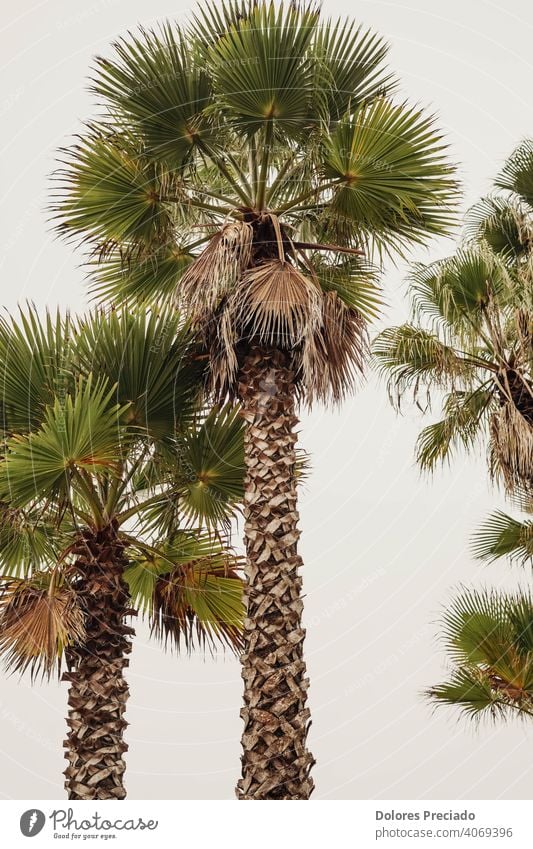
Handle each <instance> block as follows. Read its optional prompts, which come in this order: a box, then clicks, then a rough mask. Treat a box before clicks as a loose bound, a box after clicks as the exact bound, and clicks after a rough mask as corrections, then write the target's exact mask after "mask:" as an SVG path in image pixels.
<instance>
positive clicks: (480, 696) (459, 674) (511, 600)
mask: <svg viewBox="0 0 533 849" xmlns="http://www.w3.org/2000/svg"><path fill="white" fill-rule="evenodd" d="M443 636H444V642H445V645H446V648H447V650H448V653H449V656H450V659H451V662H452V670H451V675H450V678H449V680H448V681H446V682H445V683H443V684H439V685H437V686H436V687H432V688H431V689H430V690H428V691H427V695H428V697H429V698H430V699H431V701H432V702H433V703H434V704H437V705H453V706H456V707H459V708H460V709H461V710H462V711H463V712H464V713H466V714H467V715H468V716H469V717H471V718H474V719H478V718H481V717H483V716H485V715H486V716H490V717H491V718H493V719H507V718H511V717H512V716H521V717H522V718H524V719H525V718H528V717H533V599H532V597H531V595H530V594H527V593H524V592H517V593H514V594H506V593H502V592H497V591H495V590H492V591H484V592H476V591H473V590H464V591H463V593H462V594H461V595H460V596H459V597H458V598H456V599H455V600H454V601H453V603H452V604H451V606H450V607H449V609H448V610H447V611H446V613H445V614H444V617H443Z"/></svg>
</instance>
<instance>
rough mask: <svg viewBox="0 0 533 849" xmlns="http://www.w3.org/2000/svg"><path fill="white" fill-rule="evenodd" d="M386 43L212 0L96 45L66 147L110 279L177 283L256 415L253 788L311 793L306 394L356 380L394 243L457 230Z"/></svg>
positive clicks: (248, 657) (211, 376)
mask: <svg viewBox="0 0 533 849" xmlns="http://www.w3.org/2000/svg"><path fill="white" fill-rule="evenodd" d="M386 54H387V45H386V44H385V43H384V41H383V40H382V39H381V38H380V37H379V36H377V35H375V34H373V33H372V32H370V31H369V30H365V29H364V28H362V27H360V26H357V25H355V24H354V23H352V22H351V21H349V20H329V19H324V18H323V17H322V15H321V12H320V10H319V8H318V7H317V6H315V5H314V4H309V5H306V4H295V3H279V4H274V3H271V2H263V0H224V1H223V2H222V3H211V2H208V3H204V4H202V5H201V6H200V7H199V9H198V11H197V12H196V14H195V15H194V16H193V19H192V22H191V23H190V24H189V25H187V26H186V27H182V26H179V25H176V24H173V23H165V24H162V25H161V26H160V27H159V28H157V29H153V30H140V31H139V32H138V33H137V34H130V35H129V36H128V37H127V38H124V39H121V40H119V41H118V42H117V43H116V44H115V45H114V55H113V56H112V57H111V58H99V59H97V67H96V72H95V75H94V79H93V82H92V90H93V92H94V93H95V95H96V97H97V98H98V102H99V104H100V106H101V110H100V114H99V116H98V119H97V120H96V121H94V122H92V123H91V124H89V125H87V127H86V130H85V132H84V133H83V135H82V136H81V137H80V139H79V141H78V143H77V144H76V145H74V146H73V147H71V148H70V149H67V150H66V151H64V153H63V156H62V160H63V164H64V167H63V170H62V173H61V179H60V185H59V187H58V197H57V200H56V203H55V211H56V214H57V216H58V226H59V228H60V230H61V231H62V232H63V233H64V234H65V235H67V236H72V237H75V238H81V239H82V240H83V242H84V243H85V244H90V245H91V249H92V252H91V267H90V271H91V277H92V289H93V292H94V293H95V294H96V295H98V296H100V297H104V298H107V299H110V300H111V301H120V302H124V301H126V302H127V303H135V302H137V303H139V302H140V303H143V302H146V301H150V300H156V301H158V302H161V301H164V300H165V299H169V298H170V299H174V300H176V301H177V302H178V303H179V305H180V306H181V308H183V309H184V310H185V312H186V313H187V315H188V316H189V317H190V320H191V322H192V326H193V328H195V329H196V331H197V338H198V343H199V346H200V348H201V350H202V352H203V354H204V355H205V356H206V358H207V362H208V364H209V370H208V379H207V390H208V393H209V396H210V397H211V398H213V399H215V400H221V399H226V398H227V397H230V398H236V399H238V401H239V402H240V405H241V410H242V416H243V418H244V420H245V423H246V433H245V464H246V480H245V511H244V513H245V526H244V536H245V543H246V553H247V565H246V605H247V617H246V620H245V630H244V652H243V655H242V675H243V679H244V708H243V710H242V712H241V715H242V718H243V720H244V732H243V736H242V746H243V756H242V778H241V780H240V781H239V784H238V790H237V793H238V796H239V798H240V799H307V798H308V797H309V795H310V793H311V791H312V789H313V781H312V778H311V776H310V769H311V766H312V764H313V757H312V755H311V753H310V752H309V751H308V749H307V744H306V738H307V731H308V727H309V715H310V714H309V709H308V707H307V705H306V701H307V687H308V679H307V677H306V667H305V662H304V657H303V640H304V635H305V632H304V629H303V628H302V606H303V605H302V599H301V578H300V576H299V567H300V565H301V559H300V557H299V555H298V552H297V543H298V538H299V536H300V531H299V530H298V511H297V492H296V476H295V444H296V431H295V427H296V424H297V421H298V419H297V414H296V407H297V403H298V402H305V403H307V404H309V405H311V404H312V403H313V402H314V401H316V400H323V401H334V402H340V401H341V400H342V398H343V397H344V395H345V394H346V393H347V392H348V391H350V390H351V389H352V387H353V385H354V382H355V379H356V377H357V375H358V374H359V373H360V372H361V370H362V368H363V363H364V358H365V353H366V321H367V319H369V318H372V317H373V316H374V315H375V313H376V310H377V308H378V306H379V301H380V296H379V290H378V289H377V285H376V273H377V269H376V267H375V266H374V265H373V263H375V262H376V261H378V262H379V260H380V259H381V258H382V257H384V256H386V255H390V254H394V253H396V252H401V251H403V250H404V249H406V248H407V247H408V246H409V245H411V244H413V243H418V242H423V241H424V240H425V239H426V238H428V237H430V236H432V235H433V234H438V233H442V232H444V231H446V230H447V228H448V226H449V224H450V221H451V212H450V209H451V206H452V205H453V204H454V202H455V198H456V184H455V180H454V169H453V167H452V166H451V165H450V164H449V162H448V161H447V158H446V157H447V155H446V146H445V144H444V143H443V141H442V137H441V135H440V133H439V132H438V131H437V129H436V127H435V122H434V118H433V117H432V116H428V115H426V114H424V112H423V111H422V110H420V109H419V108H418V107H410V106H409V105H407V104H406V103H402V102H400V103H395V102H394V101H393V100H392V99H391V95H392V93H393V92H394V89H395V87H396V81H395V80H394V78H393V76H392V75H391V73H390V71H389V70H388V68H387V66H386V64H385V58H386Z"/></svg>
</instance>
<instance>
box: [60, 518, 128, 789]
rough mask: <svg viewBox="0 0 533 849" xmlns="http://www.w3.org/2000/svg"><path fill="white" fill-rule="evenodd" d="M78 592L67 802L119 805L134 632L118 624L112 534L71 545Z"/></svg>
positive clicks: (120, 568) (71, 655)
mask: <svg viewBox="0 0 533 849" xmlns="http://www.w3.org/2000/svg"><path fill="white" fill-rule="evenodd" d="M74 553H75V554H76V555H77V562H76V572H77V575H78V578H77V585H76V589H77V592H78V594H79V597H80V599H81V602H82V605H83V607H84V610H85V616H86V630H87V640H86V642H85V643H84V644H83V645H82V646H76V647H72V648H69V649H68V650H67V653H66V655H67V664H68V670H69V671H68V672H65V673H64V675H63V680H64V681H68V682H69V683H70V687H69V694H68V704H69V713H68V719H67V724H68V725H69V727H70V732H69V734H68V737H67V739H66V740H65V743H64V745H65V749H66V755H65V756H66V758H67V760H68V762H69V766H68V767H67V769H66V770H65V776H66V781H65V788H66V790H67V791H68V798H69V799H88V800H89V799H124V798H125V796H126V790H125V787H124V770H125V768H126V767H125V763H124V758H123V754H124V752H125V751H126V750H127V748H128V747H127V744H126V743H124V740H123V735H124V729H125V728H126V727H127V724H128V723H127V722H126V720H125V719H124V711H125V709H126V701H127V699H128V695H129V691H128V685H127V683H126V681H125V679H124V667H126V666H127V665H128V663H129V660H128V659H127V657H126V655H127V654H129V652H130V651H131V641H130V635H132V634H133V633H134V631H133V629H132V628H130V627H128V626H127V625H125V624H124V619H125V617H126V616H128V615H130V614H131V613H132V612H133V611H131V610H130V609H129V595H128V590H127V587H126V584H125V583H124V579H123V574H124V569H125V567H126V566H127V561H126V558H125V556H124V547H123V545H122V543H121V542H120V541H119V540H118V539H117V537H116V532H115V529H114V527H112V526H109V527H107V528H104V529H103V530H101V531H98V532H94V533H93V532H91V531H86V532H84V533H83V534H82V537H81V539H80V541H79V543H78V545H77V546H76V548H75V550H74Z"/></svg>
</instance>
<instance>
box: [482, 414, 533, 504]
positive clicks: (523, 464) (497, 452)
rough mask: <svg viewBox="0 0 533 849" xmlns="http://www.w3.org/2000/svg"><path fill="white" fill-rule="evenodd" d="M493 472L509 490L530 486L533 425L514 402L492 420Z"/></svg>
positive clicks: (510, 491)
mask: <svg viewBox="0 0 533 849" xmlns="http://www.w3.org/2000/svg"><path fill="white" fill-rule="evenodd" d="M489 451H490V457H489V459H490V472H491V474H492V476H493V477H494V478H496V479H499V480H502V481H503V483H504V485H505V487H506V489H507V491H508V492H509V493H513V492H514V491H515V489H516V488H517V487H526V488H529V489H531V486H532V482H531V481H532V476H531V469H533V426H532V425H531V423H530V422H529V421H528V420H527V419H526V418H525V417H524V416H523V415H522V413H521V412H520V411H519V410H518V409H517V408H516V406H515V405H514V404H513V403H510V402H509V403H504V404H502V405H501V406H500V408H499V409H498V410H497V411H495V412H494V413H493V415H492V417H491V421H490V447H489Z"/></svg>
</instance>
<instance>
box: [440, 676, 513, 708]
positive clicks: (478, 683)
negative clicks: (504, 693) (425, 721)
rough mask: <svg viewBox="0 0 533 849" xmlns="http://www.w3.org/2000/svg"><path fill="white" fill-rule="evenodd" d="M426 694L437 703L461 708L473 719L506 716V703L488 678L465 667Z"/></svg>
mask: <svg viewBox="0 0 533 849" xmlns="http://www.w3.org/2000/svg"><path fill="white" fill-rule="evenodd" d="M426 696H427V697H428V698H429V699H430V701H432V702H433V703H434V704H435V705H445V706H448V707H450V706H451V707H458V708H460V709H461V710H462V711H463V713H464V714H465V715H466V716H468V717H470V718H471V719H480V718H481V717H482V716H484V715H489V716H490V717H491V718H492V719H501V718H505V708H506V703H505V701H504V700H503V699H502V697H501V696H500V694H499V693H498V692H496V691H494V690H493V689H492V688H491V686H490V682H489V681H488V680H487V678H486V677H485V676H483V675H478V674H476V673H475V672H470V671H468V670H465V669H458V670H456V671H454V672H452V674H451V676H450V678H449V680H448V681H445V682H444V683H442V684H437V685H436V686H434V687H431V688H430V689H429V690H427V691H426Z"/></svg>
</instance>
